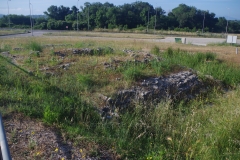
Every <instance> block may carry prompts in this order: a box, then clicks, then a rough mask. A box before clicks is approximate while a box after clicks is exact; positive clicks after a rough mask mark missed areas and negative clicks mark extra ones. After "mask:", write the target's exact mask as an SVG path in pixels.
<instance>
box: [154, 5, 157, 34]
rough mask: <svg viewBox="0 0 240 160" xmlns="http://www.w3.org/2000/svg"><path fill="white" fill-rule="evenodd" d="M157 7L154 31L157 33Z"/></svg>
mask: <svg viewBox="0 0 240 160" xmlns="http://www.w3.org/2000/svg"><path fill="white" fill-rule="evenodd" d="M155 9H156V15H155V26H154V33H156V25H157V8H155Z"/></svg>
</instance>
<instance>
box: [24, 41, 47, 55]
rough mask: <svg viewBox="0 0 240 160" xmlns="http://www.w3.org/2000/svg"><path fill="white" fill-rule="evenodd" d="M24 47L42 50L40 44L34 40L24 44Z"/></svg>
mask: <svg viewBox="0 0 240 160" xmlns="http://www.w3.org/2000/svg"><path fill="white" fill-rule="evenodd" d="M25 48H26V49H29V50H32V51H39V52H42V50H43V47H42V46H41V44H39V43H38V42H36V41H31V42H30V43H28V44H27V45H26V46H25Z"/></svg>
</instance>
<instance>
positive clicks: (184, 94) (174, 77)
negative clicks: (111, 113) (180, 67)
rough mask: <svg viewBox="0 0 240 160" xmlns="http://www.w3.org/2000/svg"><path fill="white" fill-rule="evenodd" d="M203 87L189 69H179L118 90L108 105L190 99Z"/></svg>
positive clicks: (125, 105)
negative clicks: (176, 71) (164, 75)
mask: <svg viewBox="0 0 240 160" xmlns="http://www.w3.org/2000/svg"><path fill="white" fill-rule="evenodd" d="M203 88H204V87H203V83H202V82H201V81H200V80H199V79H198V77H197V75H196V74H194V73H192V72H191V71H181V72H179V73H174V74H171V75H169V76H166V77H159V78H148V79H145V80H143V81H142V82H141V83H140V85H139V86H135V87H132V88H130V89H125V90H120V91H118V92H117V94H116V98H115V99H111V103H108V105H109V106H110V108H112V107H113V106H114V107H118V108H120V109H121V108H124V107H127V106H129V105H130V104H131V103H132V102H141V103H147V102H149V101H153V102H159V101H161V100H163V99H171V100H190V99H193V98H194V97H195V96H196V95H198V94H199V93H200V90H201V89H203ZM114 107H113V108H114Z"/></svg>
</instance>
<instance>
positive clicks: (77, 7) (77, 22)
mask: <svg viewBox="0 0 240 160" xmlns="http://www.w3.org/2000/svg"><path fill="white" fill-rule="evenodd" d="M78 2H79V0H78ZM78 2H77V9H78ZM77 31H78V10H77Z"/></svg>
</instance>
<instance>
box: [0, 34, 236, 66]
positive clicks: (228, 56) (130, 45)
mask: <svg viewBox="0 0 240 160" xmlns="http://www.w3.org/2000/svg"><path fill="white" fill-rule="evenodd" d="M84 33H88V34H94V35H96V34H99V35H101V34H102V36H104V37H105V38H101V37H75V36H74V37H57V36H53V37H39V38H25V37H22V38H13V39H0V44H1V45H5V44H6V45H9V44H11V46H12V48H15V47H16V48H17V47H23V46H24V45H26V44H28V43H29V42H30V41H37V42H39V43H41V44H42V45H45V44H76V43H92V44H93V45H97V46H109V47H112V48H114V49H117V50H123V49H125V48H127V49H134V50H143V51H147V52H149V51H150V50H151V48H153V47H154V46H158V47H159V48H160V50H166V49H167V48H169V47H171V48H173V49H180V50H185V51H188V52H193V53H196V52H204V53H205V52H212V53H216V54H217V55H218V58H219V59H221V60H225V61H228V62H229V63H235V64H237V65H239V64H240V56H239V55H236V47H234V46H193V45H190V44H188V45H184V44H178V43H164V42H155V40H149V39H141V38H140V37H141V36H147V35H141V34H140V35H138V34H130V36H131V35H133V36H136V37H138V38H116V37H118V36H119V37H124V36H126V35H129V34H124V33H120V34H110V33H90V32H84ZM107 36H109V37H107ZM149 36H154V35H149ZM106 37H107V38H106Z"/></svg>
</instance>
